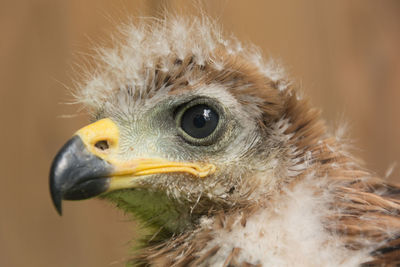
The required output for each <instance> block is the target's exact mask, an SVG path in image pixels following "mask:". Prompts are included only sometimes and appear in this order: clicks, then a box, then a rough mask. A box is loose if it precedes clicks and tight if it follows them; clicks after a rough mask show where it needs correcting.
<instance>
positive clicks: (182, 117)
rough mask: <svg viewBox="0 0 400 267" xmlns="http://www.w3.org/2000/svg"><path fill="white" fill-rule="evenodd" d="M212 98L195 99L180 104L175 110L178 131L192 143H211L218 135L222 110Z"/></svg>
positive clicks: (222, 117) (222, 118) (222, 116)
mask: <svg viewBox="0 0 400 267" xmlns="http://www.w3.org/2000/svg"><path fill="white" fill-rule="evenodd" d="M214 102H215V101H213V100H212V99H204V98H201V99H195V100H192V101H190V102H189V103H185V104H183V105H181V106H180V107H179V108H178V110H177V112H176V117H175V119H176V125H177V128H178V132H179V134H180V136H181V137H183V138H184V139H185V141H187V142H189V143H191V144H194V145H203V146H205V145H211V144H213V143H214V142H215V141H216V139H217V138H218V137H219V135H220V132H221V125H222V121H223V120H224V115H223V112H222V111H221V108H220V107H219V105H216V104H215V103H214Z"/></svg>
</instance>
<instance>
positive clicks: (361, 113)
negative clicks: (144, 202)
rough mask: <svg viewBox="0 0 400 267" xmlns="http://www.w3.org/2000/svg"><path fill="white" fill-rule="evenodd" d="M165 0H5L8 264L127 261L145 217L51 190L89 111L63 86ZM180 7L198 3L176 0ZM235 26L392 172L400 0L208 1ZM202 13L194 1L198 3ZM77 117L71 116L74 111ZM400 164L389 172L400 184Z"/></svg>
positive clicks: (0, 131)
mask: <svg viewBox="0 0 400 267" xmlns="http://www.w3.org/2000/svg"><path fill="white" fill-rule="evenodd" d="M161 4H162V3H161V2H160V1H156V0H148V1H139V0H136V1H129V0H124V1H122V0H121V1H107V0H87V1H81V0H69V1H63V0H19V1H12V0H1V1H0V32H1V38H0V96H1V97H0V99H1V105H0V114H1V115H0V116H1V123H0V141H1V148H2V153H0V164H1V168H0V170H1V176H0V177H1V180H0V182H1V183H0V190H1V191H0V266H12V267H13V266H45V267H46V266H62V267H63V266H65V267H67V266H82V267H91V266H123V265H124V264H123V263H124V261H125V259H126V257H127V254H128V253H127V252H128V250H129V248H130V240H131V239H132V237H133V236H134V224H133V223H131V222H128V220H127V218H125V217H124V216H123V214H120V213H119V212H118V211H116V210H114V209H113V208H112V207H110V206H109V205H108V204H107V203H104V202H101V201H96V200H88V201H82V202H78V203H75V202H73V203H71V202H68V203H65V204H64V214H65V215H64V216H63V217H58V216H57V214H56V212H55V209H54V208H53V206H52V203H51V201H50V196H49V193H48V177H47V176H48V170H49V166H50V163H51V160H52V157H53V156H54V155H55V153H56V152H57V150H58V149H59V148H60V147H61V145H62V144H63V143H64V142H65V141H66V140H67V139H68V138H69V137H70V136H71V134H72V133H73V132H75V130H77V129H78V128H80V127H81V126H83V125H85V124H86V122H87V118H86V116H85V115H84V114H81V113H82V112H81V111H79V110H78V107H77V106H73V105H65V104H62V103H65V102H68V101H70V100H71V97H70V96H69V94H68V92H67V90H66V89H65V87H64V86H63V84H65V85H66V86H67V87H68V86H72V78H71V77H73V72H72V71H71V69H72V67H71V66H73V64H74V62H77V61H76V58H78V57H79V54H80V53H82V54H85V53H88V52H90V48H91V47H92V45H91V44H92V43H97V41H98V40H102V41H103V40H107V36H108V33H110V32H112V31H113V29H114V28H115V24H118V21H126V19H127V18H128V16H130V15H134V16H138V15H141V16H156V15H159V14H160V12H161V10H162V8H160V7H161ZM167 5H168V6H169V8H170V9H172V10H175V9H181V8H187V12H189V11H190V10H192V9H193V4H188V2H187V1H184V0H181V1H168V4H167ZM203 8H204V9H205V10H206V11H207V13H209V14H211V15H212V16H214V17H216V18H218V20H219V21H220V22H221V23H222V25H223V27H224V28H225V30H226V31H227V32H228V33H229V32H234V33H235V34H236V35H237V37H239V39H241V40H244V41H252V42H254V43H255V44H256V45H258V46H259V47H261V48H262V49H263V51H264V52H265V55H266V56H272V57H275V58H278V59H281V61H282V63H284V65H285V66H286V67H287V69H288V71H289V73H290V74H291V76H292V77H293V78H294V79H295V80H296V81H297V83H298V84H301V86H302V90H303V91H304V92H305V94H306V95H309V96H311V99H312V102H313V103H314V104H315V105H316V106H319V107H321V108H323V116H324V117H325V119H326V120H327V121H328V122H329V124H330V125H332V126H335V125H337V122H340V121H343V120H345V121H348V122H349V124H350V126H351V131H350V133H351V137H352V138H353V140H354V144H355V146H356V147H358V148H360V149H359V150H357V151H356V154H358V155H360V156H361V157H362V158H364V159H365V161H366V163H367V166H368V168H370V169H372V170H374V171H375V172H376V173H378V174H379V175H381V176H384V175H385V172H386V170H387V169H388V168H389V166H390V165H392V163H393V162H396V161H399V160H400V138H399V137H400V105H399V104H400V1H397V0H393V1H374V0H370V1H367V0H357V1H348V0H340V1H328V0H313V1H311V0H308V1H296V0H293V1H261V0H260V1H240V0H224V1H212V0H209V1H205V2H204V4H203ZM194 9H195V8H194ZM71 114H78V115H77V116H72V117H68V116H65V115H71ZM399 174H400V171H399V168H396V169H395V170H394V172H393V174H392V176H391V178H390V179H392V180H396V178H397V181H400V175H399Z"/></svg>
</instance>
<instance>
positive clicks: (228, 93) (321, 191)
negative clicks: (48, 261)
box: [49, 15, 400, 266]
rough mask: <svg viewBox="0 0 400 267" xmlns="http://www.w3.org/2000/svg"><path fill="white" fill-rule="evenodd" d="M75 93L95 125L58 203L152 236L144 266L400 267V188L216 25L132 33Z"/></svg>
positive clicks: (59, 167)
mask: <svg viewBox="0 0 400 267" xmlns="http://www.w3.org/2000/svg"><path fill="white" fill-rule="evenodd" d="M117 32H118V33H117V34H116V35H115V36H114V37H115V38H112V39H113V41H114V43H113V45H111V46H110V47H105V48H104V47H98V48H96V51H97V52H96V56H95V57H96V63H95V67H94V69H93V70H91V71H88V72H87V73H85V74H83V75H82V77H83V78H82V81H80V82H79V84H78V85H77V90H76V91H75V92H74V94H75V97H76V101H77V102H79V103H81V104H82V105H83V106H84V107H85V108H86V109H87V110H88V113H89V114H90V117H91V123H90V124H89V125H87V126H85V127H83V128H81V129H80V130H78V131H77V132H76V133H75V134H74V135H73V136H72V138H71V139H70V140H68V141H67V142H66V144H65V145H64V146H63V147H62V148H61V149H60V150H59V152H58V153H57V155H56V156H55V158H54V160H53V163H52V165H51V169H50V179H49V184H50V193H51V198H52V201H53V203H54V206H55V207H56V209H57V211H58V213H59V214H60V215H61V213H62V201H64V200H83V199H88V198H94V197H96V198H100V199H104V200H106V201H110V202H111V203H113V204H114V205H115V206H116V207H117V208H119V209H122V210H123V211H125V212H126V213H127V214H130V215H132V216H133V217H134V218H135V220H137V221H139V222H140V223H141V227H143V228H145V229H146V234H143V236H142V237H141V240H140V242H139V243H140V245H139V246H138V248H137V249H136V250H135V252H134V253H133V254H132V255H131V259H130V260H129V262H128V264H131V265H133V266H399V265H400V216H399V212H400V187H399V185H397V184H394V183H390V182H388V181H386V180H384V179H382V178H380V177H378V176H377V175H376V174H374V173H373V172H372V171H369V170H368V169H367V168H366V167H364V166H363V163H362V162H361V161H360V160H359V159H358V158H357V157H356V156H354V155H352V153H351V151H350V150H351V149H349V145H348V144H347V141H346V140H345V139H344V138H343V134H342V132H343V131H341V130H340V129H339V131H337V132H336V133H332V132H330V131H328V130H327V126H326V123H325V121H324V120H323V119H322V117H321V114H320V113H321V112H320V110H319V109H318V108H315V107H313V106H312V105H311V103H310V101H309V99H308V98H306V97H305V96H303V95H302V93H301V92H300V89H299V88H298V86H297V85H296V84H295V83H294V82H292V81H291V80H290V78H288V75H287V73H286V72H285V70H284V68H283V67H282V66H281V65H280V63H279V62H277V61H275V60H273V59H268V60H267V59H265V58H264V57H263V55H262V53H261V52H260V49H259V48H258V47H256V46H255V45H253V44H250V43H242V42H240V41H239V40H238V39H237V38H236V37H234V36H233V35H227V34H226V33H225V32H224V31H223V30H222V27H221V26H220V25H219V24H218V22H217V21H215V20H214V19H212V18H210V17H207V16H206V15H201V16H183V15H166V16H164V17H162V18H140V19H138V21H136V22H132V23H127V24H123V25H121V26H119V28H118V31H117Z"/></svg>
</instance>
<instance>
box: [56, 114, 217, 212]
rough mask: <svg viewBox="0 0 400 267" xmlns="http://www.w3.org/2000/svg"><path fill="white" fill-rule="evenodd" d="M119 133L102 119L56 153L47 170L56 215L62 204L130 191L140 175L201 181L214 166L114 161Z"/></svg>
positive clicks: (171, 162) (159, 161)
mask: <svg viewBox="0 0 400 267" xmlns="http://www.w3.org/2000/svg"><path fill="white" fill-rule="evenodd" d="M118 144H119V130H118V127H117V125H116V124H115V123H114V122H113V121H112V120H111V119H108V118H106V119H102V120H99V121H97V122H95V123H92V124H90V125H88V126H86V127H84V128H82V129H81V130H79V131H78V132H77V133H76V134H75V135H74V136H73V137H72V138H71V139H70V140H69V141H68V142H67V143H66V144H65V145H64V146H63V147H62V148H61V150H60V151H59V152H58V154H57V155H56V157H55V158H54V161H53V163H52V165H51V169H50V193H51V197H52V200H53V204H54V206H55V208H56V209H57V212H58V213H59V214H60V215H61V213H62V206H61V202H62V200H81V199H87V198H91V197H94V196H97V195H100V194H102V193H106V192H110V191H114V190H118V189H125V188H133V187H135V186H136V180H137V177H139V176H143V175H151V174H160V173H172V172H181V173H188V174H191V175H192V176H194V177H199V178H203V177H206V176H208V175H210V174H212V173H214V172H215V165H213V164H206V165H199V164H196V163H186V162H173V161H167V160H164V159H159V158H136V159H131V160H122V159H120V158H118V157H117V156H116V155H117V152H118V149H119V146H118Z"/></svg>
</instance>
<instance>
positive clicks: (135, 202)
mask: <svg viewBox="0 0 400 267" xmlns="http://www.w3.org/2000/svg"><path fill="white" fill-rule="evenodd" d="M102 197H103V198H105V199H107V200H109V201H111V202H113V203H114V204H116V206H117V207H118V208H121V209H122V210H124V211H125V212H126V213H128V214H132V215H133V217H134V218H135V219H137V220H138V221H139V222H140V223H142V226H143V227H144V229H145V231H144V232H145V233H144V234H145V235H146V236H143V238H144V239H151V240H152V241H161V240H165V239H168V238H170V237H171V236H173V235H174V234H179V233H182V232H183V231H185V230H188V229H190V228H192V227H193V225H194V223H195V221H196V218H194V217H195V216H192V215H191V213H190V207H189V205H185V204H184V203H180V202H178V201H176V200H173V199H171V198H170V197H168V196H167V195H166V194H165V193H163V192H159V191H149V190H146V189H140V188H136V189H125V190H117V191H113V192H110V193H108V194H106V195H104V196H102Z"/></svg>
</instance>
